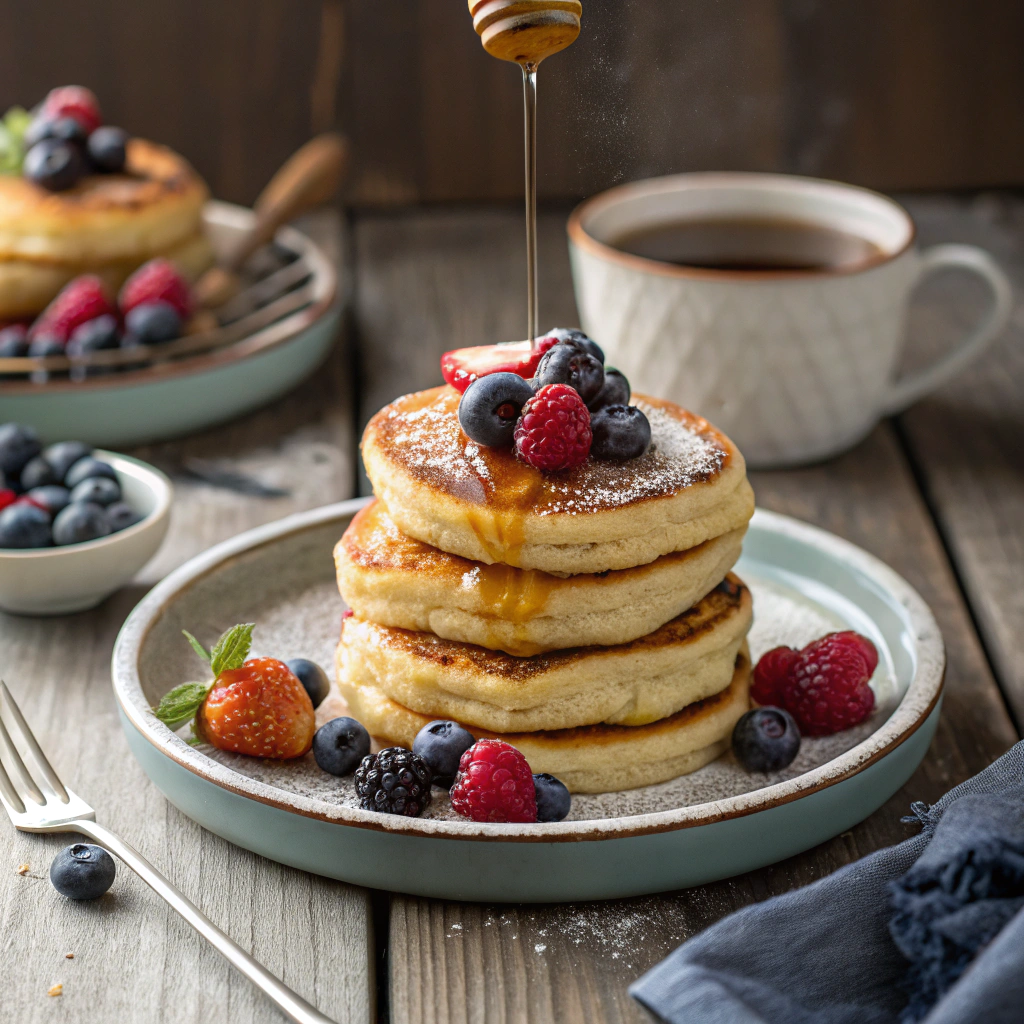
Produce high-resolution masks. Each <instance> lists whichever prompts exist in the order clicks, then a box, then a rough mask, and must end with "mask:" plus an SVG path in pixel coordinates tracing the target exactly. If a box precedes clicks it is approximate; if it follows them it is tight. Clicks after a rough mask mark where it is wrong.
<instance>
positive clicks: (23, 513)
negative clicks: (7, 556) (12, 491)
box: [0, 502, 53, 548]
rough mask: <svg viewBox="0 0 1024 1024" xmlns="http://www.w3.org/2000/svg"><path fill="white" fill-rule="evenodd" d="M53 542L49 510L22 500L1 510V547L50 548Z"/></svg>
mask: <svg viewBox="0 0 1024 1024" xmlns="http://www.w3.org/2000/svg"><path fill="white" fill-rule="evenodd" d="M52 542H53V538H52V535H51V532H50V515H49V513H48V512H44V511H43V510H42V509H41V508H36V506H35V505H29V504H22V503H21V502H18V503H17V504H14V505H8V506H7V508H5V509H4V510H3V512H0V548H48V547H49V546H50V544H51V543H52Z"/></svg>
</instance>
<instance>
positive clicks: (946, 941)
mask: <svg viewBox="0 0 1024 1024" xmlns="http://www.w3.org/2000/svg"><path fill="white" fill-rule="evenodd" d="M967 797H969V799H963V798H967ZM955 805H959V806H957V810H956V812H955V813H952V808H953V807H954V806H955ZM1022 805H1024V742H1021V743H1018V744H1016V746H1014V747H1012V748H1011V749H1010V750H1009V751H1008V752H1007V753H1006V754H1004V755H1003V756H1002V757H1001V758H999V760H998V761H996V762H995V763H994V764H992V765H990V766H989V767H988V768H986V769H985V770H984V771H983V772H981V773H980V774H979V775H976V776H975V777H974V778H972V779H968V780H967V781H966V782H964V783H962V784H961V785H959V786H957V787H955V788H954V789H952V790H950V791H949V792H948V793H947V794H946V795H945V796H944V797H943V798H942V799H941V800H939V801H938V802H937V803H936V804H934V805H933V806H932V807H931V808H927V807H925V806H923V805H915V808H914V811H915V814H916V815H917V816H918V818H920V820H921V821H922V823H923V825H924V828H923V830H922V831H921V833H920V834H919V835H916V836H914V837H913V838H911V839H908V840H906V841H905V842H903V843H900V844H899V845H898V846H892V847H889V848H887V849H884V850H879V851H878V852H877V853H874V854H871V855H870V856H868V857H865V858H864V859H863V860H859V861H857V862H856V863H854V864H850V865H848V866H847V867H845V868H842V869H840V870H839V871H837V872H835V873H834V874H832V875H829V876H828V877H827V878H823V879H821V880H820V881H818V882H815V883H813V884H812V885H809V886H806V887H805V888H803V889H797V890H795V891H794V892H789V893H785V894H784V895H782V896H777V897H775V898H774V899H770V900H767V901H765V902H764V903H758V904H754V905H753V906H750V907H745V908H744V909H743V910H740V911H738V912H737V913H735V914H732V915H730V916H729V917H727V918H725V919H724V920H722V921H719V922H718V923H717V924H715V925H712V926H711V927H710V928H708V929H706V930H705V931H703V932H701V933H700V934H699V935H696V936H694V938H692V939H690V940H689V941H688V942H685V943H684V944H683V945H682V946H680V947H679V948H678V949H677V950H676V951H675V952H674V953H672V954H670V955H669V956H668V957H667V958H666V959H665V960H663V961H662V962H661V963H660V964H658V965H657V966H656V967H654V968H652V969H651V970H650V971H648V972H647V974H645V975H644V976H643V977H642V978H640V979H639V980H638V981H636V982H635V983H634V984H633V985H632V986H631V987H630V990H629V991H630V995H632V996H633V997H634V998H635V999H637V1000H638V1001H639V1002H640V1003H641V1004H642V1005H643V1006H645V1007H646V1008H647V1009H648V1010H650V1011H651V1012H652V1013H653V1014H654V1015H655V1017H657V1018H658V1019H660V1020H662V1021H665V1022H666V1024H897V1022H898V1021H900V1020H901V1018H902V1019H903V1020H919V1019H924V1020H926V1021H927V1024H1011V1022H1012V1024H1019V1022H1020V1021H1022V1020H1024V914H1022V913H1016V914H1015V916H1011V915H1012V912H1013V911H1015V910H1016V909H1018V908H1017V907H1016V906H1010V903H1008V902H1006V901H1007V900H1011V901H1012V900H1013V898H1014V897H1012V896H1008V897H1007V896H1005V895H1002V896H1000V895H996V894H997V893H1001V891H1002V890H1001V888H1000V882H1001V878H1002V876H1000V875H999V871H998V870H994V866H998V865H1003V864H1005V863H1011V864H1012V861H1013V858H1014V856H1015V855H1016V850H1015V839H1014V836H1013V829H1014V827H1017V828H1018V829H1019V827H1020V823H1021V821H1022V820H1024V819H1022V818H1021V813H1020V810H1019V809H1020V808H1021V806H1022ZM1008 808H1017V809H1018V810H1017V813H1016V814H1013V813H1011V812H1010V811H1008ZM947 812H950V813H949V821H948V823H947V827H945V828H940V823H941V821H942V819H943V816H944V815H945V814H946V813H947ZM993 826H998V827H995V828H993ZM985 829H988V831H987V832H985V834H984V835H982V834H981V832H984V830H985ZM979 830H980V831H979ZM997 847H998V849H997ZM1007 858H1009V861H1007ZM951 864H952V865H954V866H953V867H952V868H949V865H951ZM965 865H969V866H970V868H971V869H970V870H968V871H967V873H966V875H965V873H964V871H963V869H964V866H965ZM912 868H913V869H914V870H913V871H912V870H911V869H912ZM975 869H977V870H975ZM944 872H945V874H944ZM961 883H963V884H961ZM958 886H959V888H958ZM937 891H941V893H942V895H941V896H937V895H936V892H937ZM994 900H999V901H1000V905H999V906H996V905H995V903H994V902H993V901H994ZM1008 918H1009V923H1007V924H1006V926H1005V927H1002V930H1001V931H999V930H998V927H997V926H1001V925H1002V924H1004V923H1005V922H1006V921H1007V919H1008ZM901 921H902V926H901V924H900V922H901ZM890 925H892V926H893V931H892V932H891V931H890ZM996 931H998V934H996V937H995V939H994V940H993V939H992V935H993V934H995V933H996ZM894 934H895V935H896V937H897V939H899V942H900V945H899V946H898V945H897V942H896V941H895V940H894V937H893V935H894ZM986 943H988V944H987V945H986ZM901 947H902V949H903V952H901ZM979 948H980V950H981V951H980V952H977V956H976V957H975V956H974V953H975V952H976V951H977V950H978V949H979ZM905 954H910V956H909V957H908V956H907V955H905ZM965 954H966V955H965ZM972 957H973V960H972V959H971V958H972ZM961 975H962V976H961ZM935 999H938V1002H937V1003H935V1004H934V1006H932V1004H933V1002H934V1000H935ZM929 1007H932V1008H931V1011H930V1013H929V1012H928V1008H929ZM923 1014H927V1016H922V1015H923Z"/></svg>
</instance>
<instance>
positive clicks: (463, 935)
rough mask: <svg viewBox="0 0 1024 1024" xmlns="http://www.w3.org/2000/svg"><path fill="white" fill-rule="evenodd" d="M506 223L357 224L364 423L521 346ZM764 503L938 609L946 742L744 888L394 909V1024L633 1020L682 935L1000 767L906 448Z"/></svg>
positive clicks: (547, 274)
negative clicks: (455, 355) (884, 568)
mask: <svg viewBox="0 0 1024 1024" xmlns="http://www.w3.org/2000/svg"><path fill="white" fill-rule="evenodd" d="M562 223H563V216H562V215H561V214H549V215H547V216H545V217H544V218H543V219H542V230H541V260H542V261H541V275H542V282H544V285H543V295H542V306H543V315H542V322H543V323H544V324H547V323H549V322H555V321H557V322H561V323H572V322H574V321H575V315H574V307H573V302H572V295H571V286H570V283H569V276H568V269H567V259H566V255H565V244H564V238H563V236H562ZM520 234H521V231H520V220H519V217H518V215H517V214H516V213H514V212H511V211H510V212H507V213H497V212H493V211H492V212H483V213H477V214H469V213H465V212H457V213H429V214H417V215H415V216H413V217H411V218H410V219H409V220H407V221H406V220H400V219H395V218H385V217H372V216H368V217H363V218H360V219H359V220H358V221H357V226H356V250H357V252H358V254H359V260H358V282H357V288H356V295H357V324H358V327H359V345H360V363H361V365H362V367H363V389H362V395H363V405H362V408H361V415H362V416H363V417H365V416H366V415H367V414H368V413H370V412H372V411H373V409H375V408H376V407H377V406H378V405H379V404H381V402H383V401H385V400H387V399H388V398H391V397H393V396H394V395H395V394H397V393H400V392H402V391H407V390H411V389H413V388H417V387H423V386H427V385H429V384H432V383H435V382H436V380H437V378H438V370H437V362H436V360H437V357H438V355H439V354H440V353H441V352H442V351H443V350H444V349H447V348H449V347H451V346H452V345H455V344H461V345H464V344H472V343H474V342H475V343H480V342H484V341H486V340H491V339H494V340H505V339H507V338H510V337H518V336H520V335H521V334H522V330H521V323H522V319H523V305H524V303H523V298H522V288H521V280H520V278H521V267H522V262H521V261H522V247H521V240H520ZM754 483H755V488H756V490H757V492H758V495H759V500H760V502H761V504H763V505H765V506H767V507H769V508H774V509H777V510H779V511H783V512H787V513H790V514H792V515H796V516H798V517H799V518H802V519H806V520H809V521H811V522H815V523H818V524H820V525H822V526H825V527H826V528H828V529H831V530H833V531H835V532H836V533H838V534H840V535H842V536H845V537H848V538H850V539H851V540H853V541H854V542H856V543H858V544H861V545H863V546H864V547H866V548H867V549H868V550H870V551H873V552H874V553H876V554H877V555H879V556H880V557H882V558H884V559H885V560H886V561H888V562H889V563H890V564H891V565H893V566H894V567H895V568H896V569H897V570H898V571H900V572H902V573H903V574H904V575H905V576H906V577H907V578H908V579H909V580H910V582H911V583H912V584H913V585H914V586H915V587H917V588H918V589H919V590H920V592H921V593H922V594H923V595H924V597H925V599H926V600H927V601H928V602H929V603H930V604H931V606H932V607H933V609H934V610H935V613H936V615H937V616H938V619H939V622H940V624H941V626H942V629H943V632H944V635H945V637H946V642H947V644H948V648H949V669H948V674H947V696H946V705H945V711H944V716H943V719H942V722H941V724H940V728H939V733H938V735H937V738H936V740H935V742H934V744H933V747H932V750H931V751H930V753H929V755H928V758H927V759H926V761H925V763H924V765H923V766H922V768H921V769H920V770H919V771H918V772H917V774H916V775H915V776H914V778H913V779H912V780H911V782H910V783H909V784H908V785H907V787H906V788H905V789H904V790H903V791H902V792H901V793H900V794H898V795H897V796H896V797H894V798H893V799H892V800H891V801H890V802H889V803H888V804H887V805H886V806H885V807H884V808H883V809H882V810H880V811H879V812H878V813H876V814H875V815H873V816H872V817H871V818H869V819H868V820H867V821H866V822H864V823H862V824H861V825H859V826H857V827H856V828H855V829H853V830H852V831H851V832H849V833H846V834H845V835H843V836H841V837H839V838H837V839H835V840H833V841H831V842H829V843H826V844H824V845H823V846H821V847H819V848H817V849H816V850H813V851H810V852H808V853H806V854H804V855H802V856H799V857H795V858H792V859H791V860H789V861H785V862H783V863H782V864H778V865H775V866H773V867H771V868H768V869H765V870H763V871H759V872H755V873H753V874H751V875H748V876H744V877H742V878H738V879H732V880H729V881H726V882H721V883H718V884H716V885H711V886H705V887H703V888H700V889H695V890H691V891H688V892H683V893H675V894H671V895H668V896H663V897H647V898H643V899H638V900H624V901H617V902H614V903H608V904H580V905H575V906H555V907H520V908H516V907H487V906H472V905H466V904H455V903H443V902H440V901H431V900H421V899H410V898H405V897H395V898H394V899H393V900H392V904H391V907H392V912H391V913H392V916H391V928H390V946H389V957H388V962H389V968H390V1012H391V1018H392V1020H393V1021H395V1022H396V1024H406V1022H416V1024H441V1022H445V1024H447V1022H449V1021H452V1022H463V1021H465V1022H476V1021H485V1020H486V1021H488V1022H490V1021H518V1020H523V1019H529V1020H531V1021H546V1020H550V1021H559V1022H567V1021H573V1022H575V1021H587V1022H596V1021H609V1022H612V1021H614V1022H618V1021H630V1020H639V1019H640V1014H639V1013H638V1011H636V1010H635V1008H634V1007H633V1006H632V1005H631V1004H630V1002H629V1000H628V999H627V997H626V994H625V989H626V986H627V985H628V983H629V982H630V981H631V980H633V979H634V978H635V977H636V976H637V975H639V974H640V973H641V972H642V971H643V970H645V969H646V968H647V967H649V966H650V965H651V964H653V963H654V962H655V961H657V960H658V959H659V958H660V957H661V956H663V955H664V954H665V953H666V952H667V951H668V950H669V949H671V948H672V947H673V946H675V945H676V944H678V943H679V942H680V941H682V940H683V939H684V938H686V937H687V936H688V935H690V934H693V933H694V932H696V931H698V930H700V929H701V928H703V927H705V926H706V925H708V924H709V923H711V922H712V921H714V920H716V919H717V918H718V917H720V916H722V915H723V914H725V913H727V912H729V911H730V910H732V909H734V908H736V907H739V906H741V905H743V904H745V903H749V902H751V901H752V900H757V899H763V898H765V897H766V896H769V895H771V894H773V893H777V892H781V891H784V890H786V889H789V888H791V887H793V886H795V885H802V884H805V883H807V882H809V881H811V880H812V879H814V878H817V877H820V876H822V875H824V874H826V873H828V872H829V871H832V870H834V869H835V868H836V867H838V866H839V865H841V864H844V863H847V862H848V861H850V860H852V859H854V858H856V857H859V856H862V855H863V854H864V853H866V852H869V851H870V850H874V849H877V848H878V847H880V846H883V845H886V844H889V843H892V842H895V841H897V840H899V839H900V838H902V837H903V836H904V835H905V834H907V831H906V829H905V827H904V826H902V825H900V824H899V818H900V816H901V815H902V814H904V813H905V812H906V808H907V806H908V804H909V802H910V801H911V800H915V799H922V800H933V799H935V798H936V797H937V796H938V795H939V794H941V793H942V792H944V791H945V789H947V788H948V787H949V786H950V785H951V784H952V783H954V782H956V781H959V780H960V779H962V778H964V777H966V776H967V775H969V774H971V773H973V772H975V771H978V770H979V769H980V768H982V767H983V766H984V765H986V764H987V763H989V761H991V760H992V759H993V758H994V757H995V756H997V755H998V754H999V753H1001V752H1002V751H1003V750H1005V749H1006V748H1007V747H1008V746H1009V745H1010V744H1011V743H1012V742H1013V740H1014V738H1015V734H1014V732H1013V729H1012V728H1011V725H1010V722H1009V720H1008V718H1007V715H1006V711H1005V708H1004V706H1003V704H1002V701H1001V699H1000V696H999V693H998V691H997V689H996V687H995V686H994V684H993V682H992V679H991V676H990V674H989V672H988V669H987V666H986V663H985V659H984V656H983V654H982V652H981V649H980V646H979V644H978V641H977V638H976V637H975V635H974V633H973V630H972V627H971V624H970V620H969V617H968V615H967V613H966V610H965V607H964V604H963V601H962V598H961V596H960V594H959V592H958V590H957V587H956V583H955V580H954V578H953V575H952V573H951V571H950V567H949V565H948V563H947V561H946V558H945V555H944V552H943V549H942V546H941V544H940V542H939V539H938V537H937V535H936V532H935V529H934V527H933V525H932V522H931V520H930V518H929V516H928V512H927V510H926V508H925V506H924V504H923V502H922V500H921V497H920V495H919V493H918V491H917V488H916V486H915V484H914V481H913V478H912V475H911V473H910V471H909V469H908V466H907V464H906V462H905V460H904V457H903V454H902V452H901V449H900V447H899V445H898V443H897V441H896V439H895V437H894V435H893V433H892V431H891V430H890V429H889V428H885V427H883V428H880V429H879V430H877V431H876V432H875V433H874V434H873V435H872V436H871V437H870V438H869V439H868V440H867V441H866V442H865V443H864V444H863V445H861V446H860V447H859V448H858V449H857V450H856V451H854V452H852V453H850V454H849V455H847V456H846V457H844V458H842V459H840V460H837V461H836V462H833V463H830V464H828V465H825V466H821V467H815V468H812V469H807V470H798V471H793V472H787V473H775V474H758V475H757V476H756V478H755V480H754Z"/></svg>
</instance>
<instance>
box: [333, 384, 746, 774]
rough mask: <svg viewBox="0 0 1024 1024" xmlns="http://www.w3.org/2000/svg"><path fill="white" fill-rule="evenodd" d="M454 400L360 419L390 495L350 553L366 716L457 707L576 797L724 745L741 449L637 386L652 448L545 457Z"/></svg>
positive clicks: (735, 649)
mask: <svg viewBox="0 0 1024 1024" xmlns="http://www.w3.org/2000/svg"><path fill="white" fill-rule="evenodd" d="M458 400H459V395H458V394H457V392H455V391H454V390H453V389H451V388H437V389H434V390H432V391H426V392H420V393H418V394H415V395H408V396H406V397H405V398H401V399H398V400H397V401H396V402H394V403H392V404H391V405H390V406H387V407H385V408H384V409H382V410H381V411H380V412H379V413H378V414H377V415H376V416H375V417H374V418H373V420H371V422H370V424H369V425H368V426H367V429H366V432H365V434H364V437H363V459H364V462H365V464H366V469H367V472H368V474H369V476H370V479H371V481H372V482H373V485H374V490H375V493H376V494H377V497H378V500H376V501H374V502H373V503H372V504H370V505H369V506H368V507H367V508H366V509H364V510H363V511H361V512H360V513H359V514H358V515H357V516H356V517H355V518H354V519H353V521H352V523H351V525H350V526H349V528H348V530H346V532H345V535H344V536H343V537H342V538H341V540H340V541H339V543H338V545H337V547H336V549H335V560H336V564H337V569H338V583H339V588H340V590H341V593H342V596H343V597H344V598H345V600H346V602H347V603H348V605H349V607H350V608H351V609H352V611H353V613H354V614H353V616H352V617H350V618H348V619H346V620H345V623H344V628H343V630H342V637H341V642H340V644H339V646H338V655H337V673H338V683H339V686H340V689H341V692H342V694H343V695H344V697H345V699H346V700H347V702H348V704H349V707H350V709H351V711H352V713H353V714H354V715H355V716H356V717H357V718H358V719H360V721H362V722H363V723H364V725H366V727H367V728H368V729H369V731H370V733H371V734H372V735H373V736H375V737H376V738H377V739H378V740H380V741H381V742H385V743H396V744H400V745H403V746H411V745H412V741H413V739H414V738H415V736H416V733H417V732H418V731H419V730H420V729H421V728H422V727H423V726H424V725H426V724H427V723H428V722H430V721H431V720H433V719H437V718H451V719H455V720H457V721H459V722H461V723H462V724H464V725H465V726H466V727H467V728H468V729H469V730H470V731H471V732H472V733H473V734H474V735H476V736H478V737H481V736H500V737H501V738H503V739H505V740H507V741H508V742H510V743H512V744H514V745H515V746H516V747H518V748H519V749H520V750H521V751H522V752H523V753H524V754H525V756H526V758H527V760H528V761H529V762H530V766H531V768H532V769H533V771H534V772H550V773H551V774H552V775H555V776H557V777H558V778H560V779H561V780H562V781H563V782H564V783H565V784H566V785H567V786H568V787H569V788H570V789H571V790H573V791H575V792H584V793H596V792H607V791H613V790H619V789H629V788H633V787H636V786H642V785H648V784H651V783H654V782H660V781H664V780H667V779H671V778H674V777H675V776H677V775H681V774H684V773H686V772H689V771H694V770H695V769H697V768H699V767H701V766H702V765H704V764H706V763H707V762H709V761H711V760H712V759H714V758H715V757H717V756H719V754H721V753H722V752H723V751H724V750H725V749H726V747H727V745H728V741H729V736H730V734H731V732H732V727H733V725H734V724H735V722H736V720H737V719H738V718H739V716H740V715H741V714H743V712H744V711H746V710H747V708H748V704H749V699H748V689H749V676H750V662H749V654H748V652H747V648H746V642H745V638H746V634H747V631H748V629H749V627H750V622H751V596H750V592H749V590H748V589H747V588H746V587H745V586H744V585H743V583H742V581H740V580H739V579H738V578H737V577H736V576H735V575H733V574H732V573H730V572H729V570H730V568H731V566H732V565H733V563H734V562H735V561H736V559H737V558H738V557H739V554H740V549H741V544H742V540H743V534H744V532H745V530H746V526H747V522H748V521H749V519H750V516H751V515H752V513H753V494H752V491H751V489H750V485H749V483H748V482H747V479H746V469H745V465H744V462H743V458H742V456H741V455H740V453H739V451H738V450H737V449H736V448H735V446H734V445H732V443H731V442H730V441H729V439H728V438H726V437H725V436H724V435H722V434H721V433H720V432H718V431H716V430H715V428H714V427H712V426H711V425H710V424H708V423H707V422H706V421H704V420H701V419H699V418H698V417H695V416H692V415H691V414H689V413H687V412H685V411H684V410H682V409H679V408H678V407H676V406H672V405H671V404H669V403H661V402H654V401H653V400H649V399H648V400H645V399H643V398H642V397H641V396H635V400H636V402H637V404H638V405H640V406H641V407H642V408H643V409H644V411H645V413H646V414H647V416H648V418H649V420H650V422H651V428H652V442H653V443H652V446H651V449H650V450H649V451H648V452H647V454H645V455H643V456H642V457H640V458H638V459H633V460H631V461H629V462H625V463H610V462H598V461H595V460H593V459H591V460H588V462H587V463H586V464H584V465H583V466H580V467H577V468H576V469H573V470H569V471H567V472H564V473H542V472H540V471H538V470H535V469H532V468H531V467H529V466H525V465H524V464H522V463H520V462H518V461H517V460H516V459H515V456H514V455H513V454H512V453H511V452H510V451H507V450H504V449H490V448H483V447H481V446H479V445H476V444H475V443H473V442H472V441H471V440H470V439H469V438H468V437H466V435H465V434H464V433H462V431H461V429H460V427H459V424H458V418H457V407H458Z"/></svg>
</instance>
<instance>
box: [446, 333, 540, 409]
mask: <svg viewBox="0 0 1024 1024" xmlns="http://www.w3.org/2000/svg"><path fill="white" fill-rule="evenodd" d="M557 342H558V339H557V338H556V337H554V336H553V335H551V336H549V337H544V338H540V339H538V341H537V347H536V348H530V343H529V342H528V341H509V342H505V343H503V344H501V345H476V346H475V347H473V348H456V349H452V351H451V352H445V354H444V355H443V356H441V376H442V377H444V379H445V383H447V384H451V386H452V387H453V388H455V390H456V391H458V392H459V393H460V394H462V393H463V392H464V391H465V390H466V388H468V387H469V385H470V384H472V383H473V381H475V380H476V379H477V378H478V377H486V376H487V374H489V373H517V374H519V376H520V377H525V378H526V379H527V380H529V379H530V378H531V377H532V376H533V374H534V372H535V371H536V369H537V364H538V363H539V362H540V357H541V356H542V355H544V353H545V352H547V350H548V349H549V348H551V347H552V345H555V344H556V343H557Z"/></svg>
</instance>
